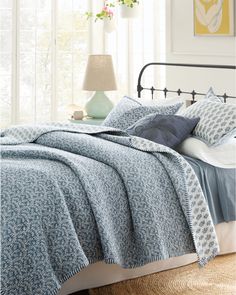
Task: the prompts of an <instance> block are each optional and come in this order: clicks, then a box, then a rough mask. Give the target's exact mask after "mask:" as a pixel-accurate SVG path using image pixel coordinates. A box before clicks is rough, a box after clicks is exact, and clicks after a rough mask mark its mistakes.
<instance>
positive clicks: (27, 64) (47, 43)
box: [0, 0, 166, 127]
mask: <svg viewBox="0 0 236 295" xmlns="http://www.w3.org/2000/svg"><path fill="white" fill-rule="evenodd" d="M165 2H166V1H165V0H159V1H157V0H140V7H141V15H140V17H139V18H137V19H133V20H127V19H122V18H121V17H120V16H119V12H118V8H117V9H116V11H115V19H116V30H115V31H114V32H113V33H110V34H107V33H105V32H104V31H103V22H102V21H97V22H96V23H95V22H94V21H93V20H89V21H87V20H86V17H85V12H86V11H91V10H92V11H94V12H97V11H99V10H100V9H101V8H102V6H103V3H104V1H103V0H96V1H95V0H83V1H82V0H81V1H80V0H35V1H32V0H1V1H0V36H1V37H0V38H1V44H0V81H1V83H0V119H1V120H0V121H1V123H0V127H5V126H7V125H10V124H18V123H29V122H41V121H50V120H64V119H66V118H68V114H69V112H68V111H67V107H68V105H70V104H77V105H81V106H83V105H84V103H85V101H86V99H87V98H88V97H89V95H90V93H88V92H86V91H83V90H82V82H83V76H84V72H85V67H86V62H87V57H88V55H89V54H92V53H108V54H112V56H113V61H114V66H115V69H116V74H117V82H118V90H117V91H116V92H110V93H109V94H108V95H109V97H111V98H112V99H113V100H114V101H117V100H119V99H120V98H121V97H122V96H123V95H133V94H136V84H137V77H138V73H139V71H140V69H141V67H142V66H143V65H144V64H145V63H147V62H150V61H157V60H164V59H165V54H164V53H165ZM164 76H165V75H164V73H163V72H160V71H157V72H153V71H152V72H150V73H149V74H147V75H146V76H145V79H146V81H147V82H148V83H150V85H152V83H153V82H152V81H151V79H153V78H154V79H155V81H158V85H160V83H162V82H163V79H164Z"/></svg>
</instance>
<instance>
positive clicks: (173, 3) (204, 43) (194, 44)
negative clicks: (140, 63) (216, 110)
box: [166, 0, 236, 102]
mask: <svg viewBox="0 0 236 295" xmlns="http://www.w3.org/2000/svg"><path fill="white" fill-rule="evenodd" d="M235 2H236V1H235ZM235 10H236V3H235ZM235 18H236V12H235ZM235 23H236V20H235ZM235 33H236V28H235ZM166 34H167V39H166V61H168V62H179V63H182V62H183V63H204V64H225V65H229V64H232V65H235V64H236V37H235V36H234V37H199V36H198V37H195V36H194V26H193V0H168V1H167V7H166ZM168 85H169V87H174V89H177V88H178V87H180V86H181V87H182V88H183V87H185V88H186V90H192V89H196V90H198V91H207V89H208V88H209V87H210V86H213V87H214V89H216V92H217V91H218V93H217V94H223V93H224V92H225V91H227V94H231V95H236V75H235V71H233V70H211V69H210V70H205V69H193V70H192V69H186V68H183V69H182V68H179V69H178V71H177V70H175V69H173V68H170V70H168V71H167V86H168ZM235 102H236V101H235Z"/></svg>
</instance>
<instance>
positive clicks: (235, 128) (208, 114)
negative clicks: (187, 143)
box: [180, 99, 236, 146]
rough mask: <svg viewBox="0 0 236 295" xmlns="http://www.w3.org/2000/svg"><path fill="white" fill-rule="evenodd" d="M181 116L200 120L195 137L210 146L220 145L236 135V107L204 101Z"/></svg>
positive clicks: (192, 106) (200, 101)
mask: <svg viewBox="0 0 236 295" xmlns="http://www.w3.org/2000/svg"><path fill="white" fill-rule="evenodd" d="M180 115H181V116H184V117H187V118H197V117H199V118H200V121H199V123H198V124H197V126H196V127H195V129H194V130H193V135H194V136H195V137H197V138H199V139H200V140H202V141H204V142H205V143H206V144H208V145H209V146H217V145H220V144H222V143H224V142H225V141H227V140H228V139H229V138H231V137H234V136H235V135H236V105H233V104H226V103H219V102H215V101H212V100H209V99H202V100H199V101H198V102H196V103H195V104H193V105H191V106H190V107H188V108H187V109H185V110H183V111H181V112H180Z"/></svg>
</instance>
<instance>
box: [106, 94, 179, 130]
mask: <svg viewBox="0 0 236 295" xmlns="http://www.w3.org/2000/svg"><path fill="white" fill-rule="evenodd" d="M181 106H182V103H177V104H174V105H167V106H160V105H159V106H144V105H142V104H141V103H139V102H138V101H136V100H134V99H132V98H129V97H127V96H125V97H124V98H122V99H121V100H120V101H119V103H118V104H117V105H116V106H115V107H114V108H113V110H112V111H111V112H110V113H109V114H108V116H107V117H106V119H105V120H104V122H103V124H102V125H103V126H108V127H113V128H118V129H122V130H125V129H127V128H128V127H129V126H131V125H133V124H134V123H135V122H137V121H138V120H139V119H141V118H143V117H145V116H147V115H149V114H153V113H156V114H163V115H173V114H175V113H176V112H177V111H178V110H179V108H180V107H181Z"/></svg>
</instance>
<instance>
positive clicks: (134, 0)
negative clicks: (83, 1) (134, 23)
mask: <svg viewBox="0 0 236 295" xmlns="http://www.w3.org/2000/svg"><path fill="white" fill-rule="evenodd" d="M115 3H118V4H120V5H125V6H127V7H130V8H133V7H134V5H135V4H139V1H138V0H116V2H111V1H109V0H105V1H104V6H103V8H102V10H101V11H100V12H98V13H97V14H95V22H96V21H97V20H99V19H100V20H104V19H110V20H111V19H112V18H113V10H112V8H114V7H115V6H116V4H115ZM86 16H87V19H89V18H92V17H93V16H94V15H93V13H92V12H86Z"/></svg>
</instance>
